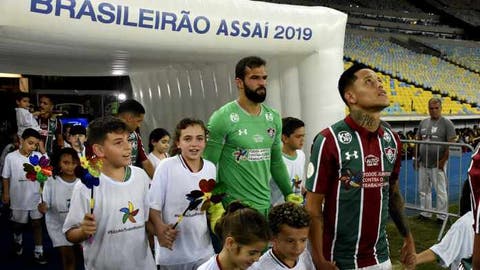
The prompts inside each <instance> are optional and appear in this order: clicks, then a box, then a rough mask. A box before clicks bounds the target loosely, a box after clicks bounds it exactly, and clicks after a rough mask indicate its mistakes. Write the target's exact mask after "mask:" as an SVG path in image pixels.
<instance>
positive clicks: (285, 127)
mask: <svg viewBox="0 0 480 270" xmlns="http://www.w3.org/2000/svg"><path fill="white" fill-rule="evenodd" d="M304 126H305V123H303V121H302V120H300V119H298V118H295V117H285V118H283V119H282V135H285V136H287V137H289V136H290V135H292V133H294V132H295V130H297V128H301V127H304Z"/></svg>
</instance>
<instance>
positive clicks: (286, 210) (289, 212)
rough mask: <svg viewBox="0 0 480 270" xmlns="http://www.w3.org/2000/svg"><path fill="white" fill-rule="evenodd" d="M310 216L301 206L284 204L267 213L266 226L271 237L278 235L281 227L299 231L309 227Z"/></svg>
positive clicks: (289, 203) (290, 203)
mask: <svg viewBox="0 0 480 270" xmlns="http://www.w3.org/2000/svg"><path fill="white" fill-rule="evenodd" d="M310 221H311V218H310V214H308V212H307V210H305V208H303V206H301V205H297V204H295V203H292V202H286V203H282V204H279V205H276V206H274V207H273V208H272V209H271V210H270V213H268V224H269V226H270V230H271V231H272V233H273V235H277V234H278V233H280V229H281V228H280V227H281V226H282V225H288V226H290V227H293V228H296V229H301V228H305V227H309V226H310Z"/></svg>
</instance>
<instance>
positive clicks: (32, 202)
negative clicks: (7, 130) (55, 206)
mask: <svg viewBox="0 0 480 270" xmlns="http://www.w3.org/2000/svg"><path fill="white" fill-rule="evenodd" d="M32 155H35V156H37V157H39V158H40V157H41V156H42V154H40V153H39V152H35V151H34V152H32V154H31V155H30V156H32ZM45 156H46V155H45ZM24 163H29V164H30V160H29V157H26V156H24V155H22V154H20V151H19V150H16V151H13V152H11V153H9V154H8V155H7V157H6V158H5V165H4V166H3V172H2V177H3V178H8V179H9V180H10V209H12V210H34V209H37V206H38V202H39V201H40V184H39V183H38V182H37V181H31V180H28V179H27V177H26V172H25V171H24V170H23V164H24Z"/></svg>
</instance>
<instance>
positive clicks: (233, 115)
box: [230, 113, 240, 123]
mask: <svg viewBox="0 0 480 270" xmlns="http://www.w3.org/2000/svg"><path fill="white" fill-rule="evenodd" d="M230 121H232V122H233V123H236V122H238V121H240V116H239V115H238V113H231V114H230Z"/></svg>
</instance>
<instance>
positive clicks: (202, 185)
mask: <svg viewBox="0 0 480 270" xmlns="http://www.w3.org/2000/svg"><path fill="white" fill-rule="evenodd" d="M198 187H200V190H201V191H203V192H208V182H207V180H205V179H202V180H200V182H198Z"/></svg>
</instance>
